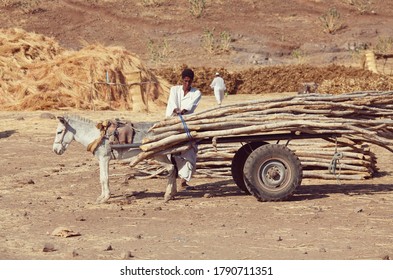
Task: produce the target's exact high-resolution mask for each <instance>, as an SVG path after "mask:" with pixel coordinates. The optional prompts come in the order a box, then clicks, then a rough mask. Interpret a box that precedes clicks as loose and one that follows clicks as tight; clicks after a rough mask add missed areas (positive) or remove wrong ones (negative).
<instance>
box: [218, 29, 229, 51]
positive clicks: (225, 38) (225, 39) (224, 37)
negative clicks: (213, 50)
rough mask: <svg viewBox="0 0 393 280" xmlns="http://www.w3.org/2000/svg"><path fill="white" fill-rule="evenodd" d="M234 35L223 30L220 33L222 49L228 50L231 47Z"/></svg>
mask: <svg viewBox="0 0 393 280" xmlns="http://www.w3.org/2000/svg"><path fill="white" fill-rule="evenodd" d="M231 42H232V37H231V34H229V32H227V31H222V32H221V33H220V49H221V50H222V51H224V52H227V51H229V50H230V48H231Z"/></svg>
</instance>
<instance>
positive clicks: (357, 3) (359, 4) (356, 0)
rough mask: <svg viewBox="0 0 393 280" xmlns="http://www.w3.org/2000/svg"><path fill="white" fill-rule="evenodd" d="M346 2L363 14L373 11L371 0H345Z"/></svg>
mask: <svg viewBox="0 0 393 280" xmlns="http://www.w3.org/2000/svg"><path fill="white" fill-rule="evenodd" d="M345 2H347V3H348V4H349V5H351V6H354V7H355V8H356V9H357V10H358V11H359V13H360V14H361V15H363V14H367V13H372V12H373V8H372V4H373V2H372V1H371V0H345Z"/></svg>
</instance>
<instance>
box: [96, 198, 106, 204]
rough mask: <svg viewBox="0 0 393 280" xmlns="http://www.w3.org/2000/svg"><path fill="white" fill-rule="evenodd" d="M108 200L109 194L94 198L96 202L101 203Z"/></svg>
mask: <svg viewBox="0 0 393 280" xmlns="http://www.w3.org/2000/svg"><path fill="white" fill-rule="evenodd" d="M108 200H109V196H108V197H101V196H100V197H98V198H97V200H96V204H103V203H106V202H108Z"/></svg>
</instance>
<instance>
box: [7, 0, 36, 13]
mask: <svg viewBox="0 0 393 280" xmlns="http://www.w3.org/2000/svg"><path fill="white" fill-rule="evenodd" d="M40 4H41V0H0V7H4V8H6V7H10V8H18V9H21V10H22V11H23V12H25V13H28V12H30V11H32V10H34V9H36V8H37V7H38V6H39V5H40Z"/></svg>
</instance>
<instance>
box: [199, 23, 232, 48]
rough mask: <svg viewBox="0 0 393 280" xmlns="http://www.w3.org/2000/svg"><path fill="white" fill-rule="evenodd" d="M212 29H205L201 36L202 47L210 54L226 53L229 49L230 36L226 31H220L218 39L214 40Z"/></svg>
mask: <svg viewBox="0 0 393 280" xmlns="http://www.w3.org/2000/svg"><path fill="white" fill-rule="evenodd" d="M213 32H214V28H213V29H212V30H210V29H206V30H205V31H204V32H203V35H202V47H203V49H204V50H205V51H207V52H208V53H210V54H217V53H221V52H228V51H229V50H230V48H231V42H232V36H231V34H230V33H229V32H228V31H222V32H220V34H219V39H215V36H214V33H213Z"/></svg>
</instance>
